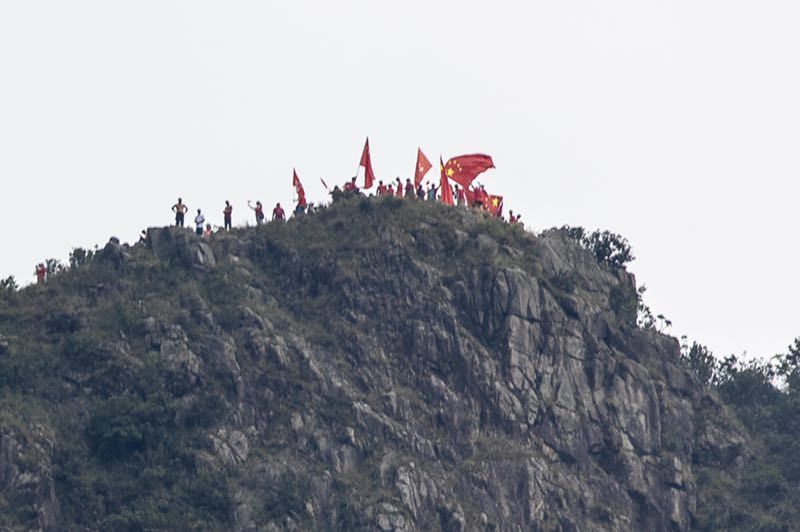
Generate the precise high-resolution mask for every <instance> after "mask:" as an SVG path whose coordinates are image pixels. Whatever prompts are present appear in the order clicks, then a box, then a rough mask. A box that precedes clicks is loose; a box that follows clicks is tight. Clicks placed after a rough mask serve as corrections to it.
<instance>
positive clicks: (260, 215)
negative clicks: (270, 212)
mask: <svg viewBox="0 0 800 532" xmlns="http://www.w3.org/2000/svg"><path fill="white" fill-rule="evenodd" d="M247 206H248V207H250V208H251V209H253V210H254V211H256V225H261V224H263V223H264V207H263V206H262V205H261V202H260V201H257V202H256V205H255V207H253V204H252V203H250V200H248V201H247Z"/></svg>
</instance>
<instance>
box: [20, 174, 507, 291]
mask: <svg viewBox="0 0 800 532" xmlns="http://www.w3.org/2000/svg"><path fill="white" fill-rule="evenodd" d="M395 182H396V184H394V183H391V182H390V183H389V184H388V185H387V184H384V182H383V181H379V182H378V187H377V190H376V193H375V194H374V195H373V194H372V193H370V194H369V197H373V196H375V197H386V196H394V197H397V198H401V199H411V200H418V201H440V200H441V194H440V189H441V185H440V186H436V185H435V184H433V183H431V182H430V181H427V182H426V183H425V186H423V184H422V183H420V184H419V185H417V186H414V183H413V182H412V181H411V179H410V178H408V179H406V181H405V183H403V182H402V180H401V179H400V178H399V177H397V178H395ZM450 192H451V194H452V196H451V197H452V198H454V199H455V204H456V206H458V207H463V208H466V207H472V208H475V209H479V210H484V211H487V210H488V209H487V205H486V201H487V198H488V194H487V193H486V191H485V189H484V187H483V185H478V186H477V187H476V188H475V189H474V190H473V191H471V194H469V193H468V191H467V190H466V189H465V188H463V187H459V186H458V184H455V185H454V186H451V190H450ZM329 193H330V195H331V198H332V200H333V202H337V201H340V200H342V199H344V198H346V197H349V196H356V195H361V194H362V191H361V189H359V187H358V185H357V184H356V178H355V177H353V178H352V179H350V180H349V181H347V182H346V183H345V184H344V185H343V186H342V187H341V188H340V187H339V186H338V185H336V186H334V188H333V190H331V191H330V192H329ZM470 196H472V197H471V198H470ZM470 199H472V201H471V202H470V201H469V200H470ZM247 206H248V207H249V208H250V209H251V210H252V211H253V213H254V215H255V221H256V225H262V224H263V223H264V221H265V218H266V217H265V214H264V206H263V204H262V203H261V201H256V202H255V204H254V203H253V202H252V201H250V200H248V201H247ZM315 209H316V207H315V205H314V204H313V203H307V202H306V201H305V194H304V193H301V194H300V197H299V201H298V202H297V205H296V206H295V208H294V211H293V213H292V215H293V216H294V217H295V218H299V217H301V216H303V215H305V214H310V213H313V212H314V211H315ZM172 212H173V213H174V214H175V226H176V227H184V226H185V223H186V215H187V214H188V213H189V207H188V206H187V204H186V203H184V202H183V198H178V201H177V202H176V203H175V204H174V205H173V206H172ZM493 216H494V217H496V218H498V219H501V220H504V218H503V217H502V203H501V204H500V206H499V209H495V211H494V213H493ZM521 217H522V215H521V214H517V215H515V214H514V211H509V215H508V220H507V221H508V223H510V224H521V223H522V222H521V221H520V219H521ZM222 219H223V223H222V226H220V227H218V230H221V231H230V230H231V229H232V228H233V205H231V203H230V201H228V200H225V206H224V207H223V209H222ZM272 220H273V221H286V220H287V215H286V211H285V210H284V209H283V207H281V204H280V203H276V204H275V207H274V208H273V209H272ZM194 226H195V233H196V234H197V235H198V236H201V237H205V238H208V237H210V236H211V235H212V234H213V232H214V231H213V228H212V225H211V224H210V223H208V221H207V220H206V217H205V215H204V214H203V211H202V209H197V214H196V215H195V217H194ZM139 242H140V243H146V242H147V231H145V230H142V232H141V233H140V235H139ZM34 274H35V275H36V282H37V284H40V285H41V284H45V283H46V281H47V275H48V272H47V267H46V266H45V265H44V263H40V264H37V265H36V269H35V271H34Z"/></svg>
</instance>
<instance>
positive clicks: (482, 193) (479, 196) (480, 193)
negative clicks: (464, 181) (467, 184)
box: [473, 185, 486, 209]
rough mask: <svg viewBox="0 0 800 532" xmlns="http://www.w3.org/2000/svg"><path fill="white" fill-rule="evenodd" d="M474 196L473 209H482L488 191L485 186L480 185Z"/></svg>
mask: <svg viewBox="0 0 800 532" xmlns="http://www.w3.org/2000/svg"><path fill="white" fill-rule="evenodd" d="M473 194H474V195H475V200H474V201H475V203H474V205H473V207H477V208H478V209H482V208H483V204H484V203H485V202H486V190H484V188H483V185H480V186H479V187H478V188H476V189H475V190H474V192H473Z"/></svg>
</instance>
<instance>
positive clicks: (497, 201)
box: [483, 194, 503, 218]
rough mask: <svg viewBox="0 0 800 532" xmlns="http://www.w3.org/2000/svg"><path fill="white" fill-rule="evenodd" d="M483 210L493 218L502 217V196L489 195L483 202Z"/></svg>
mask: <svg viewBox="0 0 800 532" xmlns="http://www.w3.org/2000/svg"><path fill="white" fill-rule="evenodd" d="M483 208H484V209H486V212H488V213H489V214H491V215H492V216H494V217H495V218H500V217H501V216H503V196H493V195H491V194H489V195H488V196H487V197H486V199H485V200H484V203H483Z"/></svg>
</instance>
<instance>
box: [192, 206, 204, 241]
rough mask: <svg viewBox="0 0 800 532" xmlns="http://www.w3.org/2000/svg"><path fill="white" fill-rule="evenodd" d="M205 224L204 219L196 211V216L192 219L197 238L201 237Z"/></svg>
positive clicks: (198, 210) (198, 211)
mask: <svg viewBox="0 0 800 532" xmlns="http://www.w3.org/2000/svg"><path fill="white" fill-rule="evenodd" d="M204 223H206V217H205V216H203V213H202V212H200V209H197V216H195V217H194V226H195V232H196V233H197V236H203V224H204Z"/></svg>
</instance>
